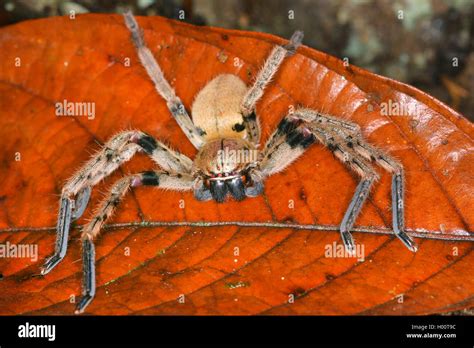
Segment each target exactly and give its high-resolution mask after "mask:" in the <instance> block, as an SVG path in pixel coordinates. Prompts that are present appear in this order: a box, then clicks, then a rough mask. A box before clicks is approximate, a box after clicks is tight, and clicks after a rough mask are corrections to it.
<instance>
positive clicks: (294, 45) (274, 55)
mask: <svg viewBox="0 0 474 348" xmlns="http://www.w3.org/2000/svg"><path fill="white" fill-rule="evenodd" d="M302 41H303V32H302V31H295V32H294V33H293V35H292V36H291V38H290V41H289V42H288V43H287V44H286V45H284V46H275V47H274V48H273V50H272V51H271V53H270V55H269V56H268V58H267V59H266V60H265V63H264V64H263V67H262V69H261V70H260V71H259V72H258V74H257V77H256V79H255V82H254V83H253V85H252V86H251V87H250V88H249V89H248V91H247V93H246V95H245V96H244V98H243V100H242V105H241V111H242V115H243V118H244V125H245V128H246V130H247V136H248V139H247V140H249V141H250V142H252V143H253V144H255V145H258V144H259V142H260V135H261V134H260V133H261V132H260V124H259V122H258V119H257V115H256V111H255V107H256V104H257V102H258V101H259V100H260V99H261V97H262V96H263V93H264V90H265V88H266V87H267V86H268V84H269V83H270V82H271V80H272V78H273V77H274V76H275V74H276V73H277V71H278V69H279V68H280V66H281V64H282V63H283V61H284V60H285V57H288V56H291V55H293V54H294V53H295V52H296V50H297V49H298V46H300V45H301V42H302Z"/></svg>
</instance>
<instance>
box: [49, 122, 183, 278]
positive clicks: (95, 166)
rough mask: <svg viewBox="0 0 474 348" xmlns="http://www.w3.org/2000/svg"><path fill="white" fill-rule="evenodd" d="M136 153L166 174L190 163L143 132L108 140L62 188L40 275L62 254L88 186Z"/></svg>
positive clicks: (89, 189) (88, 192)
mask: <svg viewBox="0 0 474 348" xmlns="http://www.w3.org/2000/svg"><path fill="white" fill-rule="evenodd" d="M139 150H141V151H143V152H145V153H146V154H147V155H149V156H150V157H151V159H152V160H153V161H154V162H156V163H157V164H158V165H159V166H160V167H161V168H163V169H164V170H166V171H169V172H184V173H188V172H190V170H191V166H192V161H191V160H190V159H189V158H188V157H186V156H185V155H183V154H181V153H179V152H177V151H174V150H172V149H170V148H169V147H168V146H166V145H164V144H163V143H161V142H159V141H157V140H155V139H154V138H153V137H151V136H150V135H148V134H146V133H144V132H141V131H126V132H121V133H118V134H117V135H115V136H114V137H112V138H111V139H110V140H109V141H107V142H106V144H105V145H104V146H103V148H102V149H101V150H100V151H99V152H98V153H97V154H96V155H95V156H93V157H92V158H91V159H90V160H89V161H88V162H86V164H84V165H83V167H82V168H81V169H80V170H78V171H77V172H76V173H75V174H74V175H73V176H72V177H71V178H70V179H69V180H68V181H67V183H66V185H65V186H64V188H63V190H62V195H61V200H60V208H59V216H58V222H57V226H56V247H55V252H54V254H53V255H52V256H51V257H49V258H48V259H47V261H46V262H45V264H44V265H43V267H42V269H41V274H47V273H49V272H50V271H51V270H52V269H53V268H54V267H55V266H56V265H58V263H59V262H60V261H61V260H62V259H63V258H64V256H65V255H66V252H67V240H68V235H69V228H70V224H71V221H72V220H74V219H78V218H79V217H80V216H81V215H82V213H83V212H84V210H85V208H86V206H87V203H88V201H89V197H90V191H91V187H92V186H94V185H96V184H97V183H98V182H100V181H101V180H102V179H104V178H105V177H106V176H108V175H109V174H111V173H112V172H113V171H114V170H116V169H117V168H118V167H119V166H120V165H121V164H122V163H124V162H126V161H128V160H130V158H132V156H133V155H134V154H135V153H136V152H137V151H139ZM75 196H77V198H76V199H74V197H75Z"/></svg>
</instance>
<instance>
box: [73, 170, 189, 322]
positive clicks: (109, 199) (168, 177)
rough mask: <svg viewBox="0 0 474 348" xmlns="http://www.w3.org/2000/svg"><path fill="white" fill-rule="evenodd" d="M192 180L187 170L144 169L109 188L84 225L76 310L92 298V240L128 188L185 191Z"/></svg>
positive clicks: (93, 275) (93, 257)
mask: <svg viewBox="0 0 474 348" xmlns="http://www.w3.org/2000/svg"><path fill="white" fill-rule="evenodd" d="M193 182H194V179H193V177H192V175H191V174H187V173H169V172H163V171H146V172H142V173H140V174H136V175H130V176H127V177H124V178H122V179H120V180H118V181H117V182H116V183H115V184H114V185H113V186H112V188H111V189H110V190H109V194H108V196H106V197H105V198H104V199H103V200H102V202H101V203H100V204H99V205H98V207H97V209H96V211H95V213H94V217H93V218H92V219H91V220H90V222H89V223H88V224H87V225H86V226H85V227H84V229H83V231H82V234H81V239H82V259H83V267H84V278H83V286H82V289H83V291H82V298H81V300H80V301H79V303H78V305H77V306H76V313H82V312H84V309H85V308H86V307H87V305H89V303H90V302H91V301H92V300H93V298H94V295H95V288H96V280H95V253H94V242H93V241H94V239H95V238H97V236H98V235H99V232H100V230H101V228H102V227H103V225H104V224H105V222H106V221H107V220H108V219H109V218H110V217H111V216H112V215H113V213H114V211H115V209H116V208H117V206H118V205H119V203H120V201H121V200H122V198H123V197H124V196H125V194H126V193H127V191H128V190H129V189H130V188H131V187H137V186H142V185H144V186H155V187H160V188H163V189H171V190H176V191H189V190H192V189H193Z"/></svg>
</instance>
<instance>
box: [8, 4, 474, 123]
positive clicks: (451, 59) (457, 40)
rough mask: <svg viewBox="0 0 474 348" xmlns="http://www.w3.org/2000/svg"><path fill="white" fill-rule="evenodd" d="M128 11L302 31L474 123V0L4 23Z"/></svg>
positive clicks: (48, 12) (27, 7)
mask: <svg viewBox="0 0 474 348" xmlns="http://www.w3.org/2000/svg"><path fill="white" fill-rule="evenodd" d="M127 7H128V8H132V9H133V11H134V13H135V14H136V15H147V16H154V15H161V16H165V17H169V18H174V19H181V20H183V21H186V22H189V23H193V24H197V25H210V26H218V27H225V28H232V29H242V30H252V31H262V32H268V33H272V34H275V35H279V36H282V37H289V36H290V35H291V34H292V32H293V31H294V30H296V29H301V30H304V32H305V40H304V43H305V44H306V45H308V46H311V47H313V48H316V49H318V50H320V51H324V52H326V53H329V54H331V55H334V56H337V57H339V58H341V59H342V58H348V59H349V62H350V63H351V64H354V65H357V66H360V67H363V68H366V69H368V70H370V71H372V72H375V73H377V74H381V75H384V76H388V77H391V78H393V79H396V80H399V81H402V82H406V83H408V84H411V85H414V86H415V87H418V88H420V89H421V90H423V91H425V92H427V93H429V94H431V95H433V96H434V97H436V98H438V99H440V100H442V101H444V102H445V103H447V104H448V105H450V106H451V107H453V108H454V109H456V110H458V111H459V112H461V113H462V114H464V115H465V116H467V117H468V118H469V119H471V121H473V120H474V98H472V96H473V92H474V0H331V1H329V0H271V1H270V0H129V1H119V0H95V1H94V0H75V1H66V0H0V26H4V25H8V24H12V23H16V22H19V21H22V20H27V19H32V18H39V17H47V16H58V15H68V14H69V13H70V11H74V12H75V13H87V12H98V13H113V12H118V13H121V12H122V11H123V10H124V9H125V8H127ZM182 11H184V12H182ZM183 13H184V19H183V18H182V15H183ZM180 15H181V18H180Z"/></svg>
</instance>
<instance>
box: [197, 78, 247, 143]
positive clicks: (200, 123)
mask: <svg viewBox="0 0 474 348" xmlns="http://www.w3.org/2000/svg"><path fill="white" fill-rule="evenodd" d="M246 92H247V86H246V85H245V83H244V82H243V81H242V80H241V79H240V78H239V77H238V76H235V75H231V74H222V75H218V76H217V77H215V78H214V79H212V80H211V81H210V82H209V83H208V84H207V85H206V86H205V87H204V88H203V89H202V90H201V91H200V92H199V93H198V95H197V96H196V99H195V100H194V103H193V105H192V109H191V113H192V118H193V122H194V124H195V125H196V126H197V127H199V128H201V129H202V130H204V131H205V132H206V134H205V135H204V138H205V139H206V140H207V141H209V140H212V139H217V138H244V137H245V135H246V130H245V126H244V124H243V117H242V113H241V111H240V105H241V102H242V99H243V97H244V95H245V93H246Z"/></svg>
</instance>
